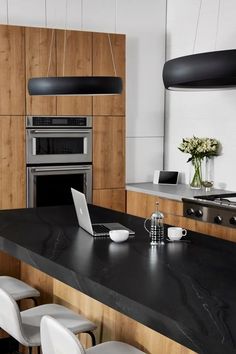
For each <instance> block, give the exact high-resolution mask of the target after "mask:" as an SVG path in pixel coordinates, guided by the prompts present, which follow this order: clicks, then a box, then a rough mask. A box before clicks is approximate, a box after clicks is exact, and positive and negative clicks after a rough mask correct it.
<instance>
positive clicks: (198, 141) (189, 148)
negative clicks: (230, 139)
mask: <svg viewBox="0 0 236 354" xmlns="http://www.w3.org/2000/svg"><path fill="white" fill-rule="evenodd" d="M219 145H220V143H219V141H218V140H216V139H213V138H198V137H196V136H193V137H192V138H183V140H182V143H181V144H180V145H179V147H178V149H179V150H180V151H182V152H184V153H186V154H190V155H191V156H190V157H189V159H188V160H187V162H190V161H191V162H192V165H193V167H194V175H193V178H192V180H191V182H190V186H191V187H192V188H201V185H202V174H201V162H202V160H203V158H204V157H207V158H211V157H212V156H217V155H218V153H219Z"/></svg>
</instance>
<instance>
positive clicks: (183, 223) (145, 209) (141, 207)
mask: <svg viewBox="0 0 236 354" xmlns="http://www.w3.org/2000/svg"><path fill="white" fill-rule="evenodd" d="M156 201H158V202H159V209H160V211H162V212H163V214H164V217H165V218H164V222H165V224H169V225H174V226H180V227H184V228H186V229H188V230H192V231H196V232H200V233H203V234H206V235H210V236H215V237H218V238H222V239H225V240H228V241H233V242H236V229H234V228H230V227H224V226H220V225H215V224H210V223H206V222H201V221H197V220H193V219H189V218H186V217H184V216H183V203H182V202H180V201H176V200H170V199H166V198H161V197H158V196H153V195H150V194H145V193H139V192H132V191H127V205H126V208H127V209H126V210H127V213H128V214H132V215H136V216H141V217H143V218H147V217H150V215H151V214H152V213H153V211H154V210H155V202H156Z"/></svg>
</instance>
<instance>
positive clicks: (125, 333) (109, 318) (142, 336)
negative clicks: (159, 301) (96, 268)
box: [53, 279, 194, 354]
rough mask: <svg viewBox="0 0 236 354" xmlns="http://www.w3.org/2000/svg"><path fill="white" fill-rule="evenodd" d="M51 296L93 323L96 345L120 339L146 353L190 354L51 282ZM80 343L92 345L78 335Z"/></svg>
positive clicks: (176, 344) (103, 307)
mask: <svg viewBox="0 0 236 354" xmlns="http://www.w3.org/2000/svg"><path fill="white" fill-rule="evenodd" d="M53 295H54V301H55V302H56V303H60V304H64V305H66V306H68V307H70V308H72V309H73V310H76V311H78V312H79V313H82V314H83V315H85V316H87V317H88V318H89V319H91V320H92V321H94V322H95V323H96V324H97V326H98V328H97V330H96V331H95V335H96V339H97V342H98V343H99V342H105V341H108V340H120V341H124V342H126V343H129V344H131V345H134V346H136V347H137V348H139V349H141V350H143V351H144V352H145V353H147V354H169V353H174V354H193V353H194V352H193V351H191V350H190V349H188V348H186V347H184V346H182V345H180V344H178V343H177V342H174V341H173V340H171V339H169V338H167V337H165V336H163V335H161V334H159V333H158V332H155V331H153V330H151V329H150V328H148V327H146V326H144V325H142V324H140V323H139V322H136V321H134V320H132V319H131V318H129V317H127V316H125V315H123V314H121V313H119V312H117V311H116V310H113V309H112V308H110V307H108V306H106V305H104V304H102V303H100V302H98V301H96V300H94V299H92V298H90V297H88V296H87V295H84V294H82V293H80V292H79V291H77V290H75V289H73V288H71V287H69V286H68V285H65V284H63V283H61V282H60V281H58V280H56V279H54V280H53ZM80 339H81V340H82V343H83V344H84V345H85V346H86V347H88V346H90V345H91V343H90V339H89V338H88V336H85V335H83V336H81V337H80Z"/></svg>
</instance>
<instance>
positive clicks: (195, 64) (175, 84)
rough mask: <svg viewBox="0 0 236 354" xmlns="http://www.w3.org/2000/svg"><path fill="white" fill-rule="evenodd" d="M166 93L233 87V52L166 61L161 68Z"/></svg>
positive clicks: (235, 53)
mask: <svg viewBox="0 0 236 354" xmlns="http://www.w3.org/2000/svg"><path fill="white" fill-rule="evenodd" d="M163 82H164V85H165V88H166V89H168V90H176V91H177V90H194V91H197V90H202V89H205V90H212V89H214V90H217V89H227V88H228V89H232V88H236V49H231V50H221V51H216V52H207V53H200V54H193V55H187V56H184V57H180V58H176V59H172V60H169V61H167V62H166V63H165V65H164V68H163Z"/></svg>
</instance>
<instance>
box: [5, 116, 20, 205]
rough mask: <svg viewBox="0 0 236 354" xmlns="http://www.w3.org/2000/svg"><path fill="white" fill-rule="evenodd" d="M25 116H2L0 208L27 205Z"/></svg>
mask: <svg viewBox="0 0 236 354" xmlns="http://www.w3.org/2000/svg"><path fill="white" fill-rule="evenodd" d="M24 127H25V123H24V117H20V116H1V117H0V209H12V208H24V207H25V206H26V177H25V128H24Z"/></svg>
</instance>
